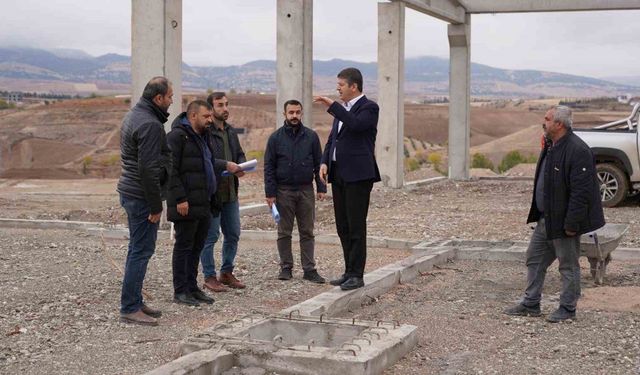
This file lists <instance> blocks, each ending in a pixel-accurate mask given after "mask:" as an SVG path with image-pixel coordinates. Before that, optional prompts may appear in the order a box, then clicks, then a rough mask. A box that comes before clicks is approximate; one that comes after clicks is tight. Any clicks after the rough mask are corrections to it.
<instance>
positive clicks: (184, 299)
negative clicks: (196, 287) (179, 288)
mask: <svg viewBox="0 0 640 375" xmlns="http://www.w3.org/2000/svg"><path fill="white" fill-rule="evenodd" d="M173 302H175V303H180V304H183V305H188V306H200V302H198V300H197V299H195V298H193V296H192V295H191V294H190V293H178V294H175V295H174V296H173Z"/></svg>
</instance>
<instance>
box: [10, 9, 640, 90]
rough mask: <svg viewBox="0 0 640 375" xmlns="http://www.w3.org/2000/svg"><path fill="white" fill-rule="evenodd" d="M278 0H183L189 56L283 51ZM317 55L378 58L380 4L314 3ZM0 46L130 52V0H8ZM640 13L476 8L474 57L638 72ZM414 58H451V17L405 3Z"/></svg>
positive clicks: (235, 57)
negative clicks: (490, 11) (516, 11)
mask: <svg viewBox="0 0 640 375" xmlns="http://www.w3.org/2000/svg"><path fill="white" fill-rule="evenodd" d="M275 7H276V1H275V0H271V1H266V0H242V1H226V0H184V1H183V59H184V60H185V61H186V62H187V63H189V64H192V65H232V64H242V63H245V62H248V61H251V60H255V59H271V60H273V59H275V58H276V9H275ZM313 11H314V40H313V47H314V58H316V59H322V60H328V59H332V58H343V59H353V60H359V61H375V60H376V59H377V37H378V35H377V33H378V31H377V27H378V23H377V12H378V10H377V1H373V0H348V1H345V0H321V1H320V0H317V1H315V2H314V9H313ZM3 13H4V14H10V15H11V17H5V18H4V19H3V22H2V23H0V45H5V46H6V45H12V46H16V45H17V46H30V47H39V48H75V49H82V50H84V51H86V52H88V53H90V54H92V55H100V54H104V53H109V52H115V53H121V54H130V49H131V0H109V1H108V2H103V1H77V0H56V1H41V0H20V1H10V2H9V1H7V2H5V4H4V5H3ZM638 19H640V11H610V12H579V13H535V14H534V13H531V14H499V15H474V16H472V21H471V27H472V36H471V59H472V61H474V62H478V63H483V64H487V65H492V66H496V67H501V68H509V69H539V70H549V71H558V72H562V73H572V74H579V75H590V76H596V77H600V76H608V75H612V74H615V75H640V71H639V69H638V68H637V61H640V49H638V48H637V36H638V35H640V22H637V20H638ZM405 35H406V43H405V54H406V56H407V57H412V56H422V55H434V56H440V57H448V55H449V45H448V41H447V24H446V23H445V22H442V21H440V20H437V19H435V18H432V17H429V16H427V15H424V14H421V13H418V12H415V11H413V10H410V9H407V13H406V31H405Z"/></svg>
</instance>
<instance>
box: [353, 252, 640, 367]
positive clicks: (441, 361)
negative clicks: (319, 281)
mask: <svg viewBox="0 0 640 375" xmlns="http://www.w3.org/2000/svg"><path fill="white" fill-rule="evenodd" d="M552 268H553V269H550V272H549V273H548V276H547V280H548V281H547V283H546V285H545V291H548V292H549V294H547V295H545V296H544V299H543V303H542V309H543V314H545V315H547V314H549V313H551V312H552V311H553V310H554V309H555V308H556V307H557V305H558V299H559V295H558V292H559V290H560V277H559V273H558V272H557V265H554V266H552ZM582 270H583V275H584V273H585V272H586V273H588V264H587V263H586V262H583V264H582ZM607 271H608V273H609V275H610V276H609V281H608V284H609V285H610V287H608V289H607V291H606V292H607V294H608V295H609V299H610V300H611V301H614V302H613V303H611V304H610V303H607V301H603V300H602V299H601V298H600V289H604V287H603V288H599V287H595V286H594V284H593V283H592V281H591V280H590V279H589V278H586V279H583V282H582V292H583V295H584V297H583V299H582V300H581V302H580V303H579V305H578V315H577V319H576V320H575V321H573V322H565V323H558V324H551V323H547V322H546V321H545V320H544V318H543V317H542V318H530V317H529V318H520V317H510V316H506V315H504V314H503V313H502V310H503V309H504V308H506V307H510V306H512V305H513V304H515V303H517V301H518V299H519V297H520V295H521V293H522V290H523V288H524V287H525V283H524V281H525V278H526V274H525V267H524V265H522V264H521V263H515V262H488V261H456V262H455V263H449V264H447V265H444V266H441V267H438V268H436V269H434V270H433V272H429V273H427V274H424V275H422V276H421V277H418V278H417V279H415V280H414V281H413V282H411V283H407V284H404V285H401V286H398V287H397V288H395V289H394V290H393V291H392V292H390V293H387V294H384V295H383V296H381V297H380V298H379V299H378V300H377V301H376V302H375V303H372V304H370V305H369V306H364V307H363V308H362V309H360V310H358V311H357V312H355V314H356V316H357V317H359V318H362V319H369V320H374V321H376V320H387V321H391V320H398V321H400V323H403V324H413V325H416V326H417V327H418V332H419V337H420V338H419V342H418V346H417V348H416V349H415V350H414V351H412V352H411V353H410V354H409V355H407V356H406V357H405V358H403V359H402V360H400V361H399V362H397V363H396V364H395V365H394V366H393V367H391V368H389V369H387V371H386V372H385V374H389V375H390V374H402V375H407V374H566V373H573V374H631V373H638V371H639V370H640V362H639V358H640V357H639V351H640V334H639V333H638V330H639V328H640V316H639V315H638V313H640V295H639V293H638V292H639V291H640V288H638V286H637V285H638V284H639V282H640V263H617V264H615V263H612V268H611V269H610V270H609V269H608V270H607ZM625 298H626V302H630V303H625V302H623V300H624V299H625ZM347 316H348V317H351V316H353V315H352V314H345V317H347Z"/></svg>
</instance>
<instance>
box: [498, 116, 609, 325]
mask: <svg viewBox="0 0 640 375" xmlns="http://www.w3.org/2000/svg"><path fill="white" fill-rule="evenodd" d="M544 121H545V122H544V124H543V125H542V127H543V130H544V133H545V138H546V139H548V140H549V141H548V142H546V143H545V147H544V148H543V150H542V152H541V153H540V158H539V159H538V166H537V168H536V177H535V180H534V184H533V186H534V190H533V198H532V201H531V209H530V210H529V217H528V219H527V222H528V223H531V222H537V226H536V228H535V231H534V232H533V235H532V236H531V241H530V242H529V248H528V249H527V288H526V290H525V293H524V298H523V300H522V302H520V303H519V304H518V305H516V306H514V307H512V308H510V309H507V310H506V311H505V313H506V314H508V315H520V316H526V315H530V316H540V314H541V312H540V299H541V297H542V286H543V284H544V278H545V275H546V273H547V268H549V266H550V265H551V264H552V263H553V262H554V261H555V259H556V258H557V259H558V263H559V270H560V274H561V275H562V292H561V294H560V307H559V308H558V309H557V310H556V311H554V312H553V313H552V314H551V315H549V316H548V317H547V320H548V321H549V322H552V323H555V322H559V321H563V320H567V319H574V318H575V316H576V305H577V302H578V298H580V262H579V258H580V235H581V234H585V233H588V232H592V231H594V230H596V229H598V228H600V227H602V226H603V225H604V213H603V211H602V202H601V201H600V189H599V186H598V180H597V177H596V166H595V160H594V157H593V154H592V152H591V149H590V148H589V146H587V144H586V143H584V141H583V140H582V139H580V137H578V136H577V135H575V134H574V133H573V130H571V124H572V118H571V109H569V108H568V107H565V106H556V107H553V108H552V109H550V110H549V111H547V113H546V115H545V117H544Z"/></svg>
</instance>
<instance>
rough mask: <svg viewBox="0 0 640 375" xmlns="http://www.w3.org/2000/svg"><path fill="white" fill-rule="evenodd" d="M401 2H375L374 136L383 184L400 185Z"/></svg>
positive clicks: (401, 97)
mask: <svg viewBox="0 0 640 375" xmlns="http://www.w3.org/2000/svg"><path fill="white" fill-rule="evenodd" d="M404 14H405V10H404V4H403V3H401V2H394V3H378V104H379V105H380V117H379V118H378V137H377V144H376V159H377V161H378V164H379V166H380V174H381V175H382V182H383V184H384V186H390V187H394V188H400V187H402V185H403V184H404Z"/></svg>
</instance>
